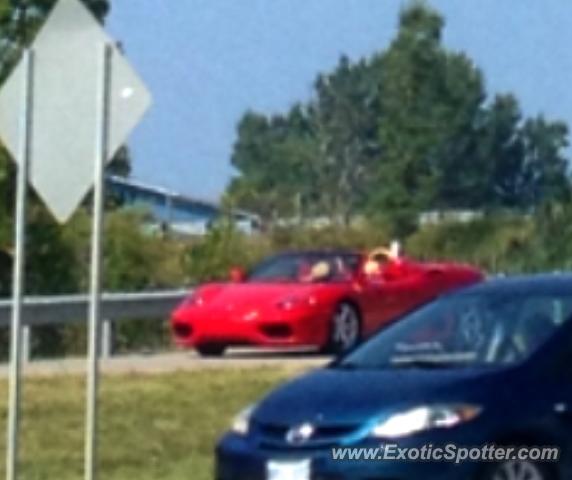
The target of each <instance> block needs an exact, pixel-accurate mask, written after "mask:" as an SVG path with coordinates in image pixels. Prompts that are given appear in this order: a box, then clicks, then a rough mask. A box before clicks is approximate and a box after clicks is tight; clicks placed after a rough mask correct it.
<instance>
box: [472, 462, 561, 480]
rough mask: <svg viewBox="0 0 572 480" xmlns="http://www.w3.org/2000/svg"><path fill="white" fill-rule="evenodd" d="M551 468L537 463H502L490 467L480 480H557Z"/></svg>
mask: <svg viewBox="0 0 572 480" xmlns="http://www.w3.org/2000/svg"><path fill="white" fill-rule="evenodd" d="M555 479H556V477H555V476H554V475H553V474H552V472H551V471H550V470H549V468H548V467H547V466H546V465H544V464H541V463H535V462H523V461H514V462H508V461H507V462H501V463H495V464H491V465H490V466H488V467H487V468H486V469H485V471H484V472H483V474H482V475H481V476H480V477H479V480H555Z"/></svg>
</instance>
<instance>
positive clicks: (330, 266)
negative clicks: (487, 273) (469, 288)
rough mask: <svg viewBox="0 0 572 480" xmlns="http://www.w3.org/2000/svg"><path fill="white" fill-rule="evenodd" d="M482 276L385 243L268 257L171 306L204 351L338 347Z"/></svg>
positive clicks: (189, 343) (183, 342) (185, 339)
mask: <svg viewBox="0 0 572 480" xmlns="http://www.w3.org/2000/svg"><path fill="white" fill-rule="evenodd" d="M482 279H483V274H482V272H481V271H480V270H478V269H476V268H474V267H471V266H467V265H461V264H456V263H424V262H418V261H414V260H411V259H408V258H405V257H402V256H399V255H397V254H396V253H395V252H392V251H389V250H387V249H384V248H381V249H377V250H375V251H373V252H371V253H370V254H363V253H358V252H351V251H306V252H295V253H284V254H281V255H277V256H275V257H272V258H269V259H267V260H266V261H264V262H262V263H261V264H260V265H258V266H257V267H255V268H254V269H253V270H252V271H251V272H250V273H249V274H248V275H245V274H242V272H241V271H240V270H238V269H235V270H234V271H233V272H231V281H230V282H228V283H212V284H206V285H203V286H201V287H199V288H197V289H196V290H195V291H194V292H193V293H191V294H190V295H189V297H188V298H187V299H186V300H185V301H184V302H183V303H182V304H181V305H180V306H179V307H178V308H177V309H176V310H175V311H174V312H173V315H172V320H171V325H172V331H173V337H174V341H175V343H176V344H177V345H178V346H180V347H183V348H195V349H196V350H197V351H198V352H199V354H201V355H203V356H220V355H222V354H224V352H225V350H226V349H227V348H228V347H230V346H246V345H252V346H254V345H260V346H267V347H292V346H316V347H320V348H322V349H324V350H327V351H329V352H332V353H341V352H344V351H346V350H349V349H351V348H353V347H354V346H355V345H356V344H357V343H359V342H360V341H361V340H362V339H364V338H366V337H368V336H370V335H371V334H372V333H374V332H375V331H376V330H378V329H379V328H380V327H382V326H384V325H386V324H388V323H389V322H391V321H392V320H393V319H396V318H398V317H399V316H400V315H402V314H404V313H405V312H407V311H409V310H411V309H413V308H415V307H417V306H419V305H421V304H423V303H425V302H427V301H429V300H431V299H433V298H435V297H436V296H438V295H440V294H442V293H444V292H447V291H449V290H452V289H455V288H459V287H463V286H466V285H469V284H472V283H476V282H479V281H481V280H482Z"/></svg>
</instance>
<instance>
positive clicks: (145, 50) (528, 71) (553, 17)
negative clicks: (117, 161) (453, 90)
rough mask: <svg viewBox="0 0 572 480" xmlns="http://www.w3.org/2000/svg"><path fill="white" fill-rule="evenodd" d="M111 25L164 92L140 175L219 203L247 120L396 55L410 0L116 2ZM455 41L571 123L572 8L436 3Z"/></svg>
mask: <svg viewBox="0 0 572 480" xmlns="http://www.w3.org/2000/svg"><path fill="white" fill-rule="evenodd" d="M112 3H113V11H112V14H111V18H110V22H109V29H110V31H111V32H112V34H113V35H114V36H115V37H117V38H118V39H119V40H121V41H122V42H123V43H124V46H125V48H126V51H127V55H128V57H129V58H130V59H131V62H132V63H133V64H134V65H135V67H136V68H137V69H138V70H139V72H140V73H141V75H142V77H143V78H144V79H145V81H146V83H147V84H148V85H149V87H150V88H151V90H152V91H153V94H154V105H153V108H152V110H151V111H150V112H149V113H148V115H147V117H146V118H145V120H144V121H143V123H142V124H141V126H140V127H139V128H138V129H137V131H136V132H135V134H134V135H133V136H132V137H131V140H130V145H131V147H132V150H133V155H134V176H135V177H136V178H138V179H140V180H143V181H146V182H151V183H155V184H159V185H163V186H166V187H170V188H173V189H175V190H178V191H181V192H183V193H186V194H189V195H194V196H199V197H206V198H210V199H216V198H217V197H218V196H219V195H220V193H221V192H222V191H223V190H224V188H225V186H226V184H227V182H228V181H229V179H230V177H231V175H232V169H231V167H230V163H229V159H230V154H231V151H232V144H233V142H234V140H235V127H236V123H237V121H238V120H239V119H240V117H241V116H242V114H243V113H244V112H245V111H246V110H247V109H254V110H258V111H262V112H281V111H285V110H286V109H287V108H288V107H289V106H290V105H292V104H293V103H294V102H296V101H300V100H304V99H306V98H308V97H309V96H310V95H311V93H312V83H313V81H314V79H315V78H316V75H317V74H318V72H321V71H327V70H329V69H331V68H333V67H334V66H335V64H336V63H337V61H338V59H339V57H340V55H342V54H346V55H348V56H349V57H350V58H353V59H358V58H360V57H363V56H368V55H371V54H372V53H373V52H375V51H377V50H381V49H384V48H386V47H387V45H388V42H389V41H390V39H391V38H392V37H393V36H394V35H395V31H396V26H397V16H398V12H399V9H400V8H401V6H402V5H403V4H404V3H405V2H403V1H400V0H139V1H134V0H128V1H126V0H115V1H113V2H112ZM430 3H431V5H433V6H434V7H435V8H437V9H438V10H440V11H441V12H442V13H443V14H444V15H445V17H446V20H447V28H446V32H445V43H446V45H447V46H449V47H450V48H452V49H455V50H464V51H466V52H467V53H468V55H469V56H470V57H471V58H473V59H474V60H475V62H476V63H477V65H479V66H480V67H481V68H482V69H483V70H484V72H485V75H486V79H487V85H488V88H489V91H490V92H506V91H512V92H515V93H516V94H517V96H518V97H519V98H520V99H521V101H522V105H523V107H524V109H525V111H526V112H527V113H528V114H536V113H544V114H546V115H547V116H549V117H551V118H560V119H563V120H566V121H568V122H569V123H572V95H570V94H569V91H570V82H571V79H570V77H571V75H572V47H571V45H572V30H571V29H570V28H569V26H570V25H569V23H570V19H571V18H572V2H564V1H562V0H542V1H538V0H473V1H466V0H433V1H432V2H430Z"/></svg>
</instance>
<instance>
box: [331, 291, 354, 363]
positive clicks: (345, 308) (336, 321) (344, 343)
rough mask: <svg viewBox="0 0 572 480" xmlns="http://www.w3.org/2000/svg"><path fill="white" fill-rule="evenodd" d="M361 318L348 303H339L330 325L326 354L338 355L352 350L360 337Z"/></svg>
mask: <svg viewBox="0 0 572 480" xmlns="http://www.w3.org/2000/svg"><path fill="white" fill-rule="evenodd" d="M361 324H362V323H361V316H360V313H359V311H358V309H357V308H356V307H355V306H354V305H352V304H351V303H349V302H342V303H340V304H339V305H338V306H337V308H336V311H335V312H334V316H333V318H332V320H331V323H330V333H329V341H328V344H327V346H326V350H327V351H328V353H333V354H336V355H340V354H342V353H345V352H347V351H349V350H351V349H352V348H354V347H355V346H356V345H357V344H358V343H359V342H360V341H361V337H362V331H361Z"/></svg>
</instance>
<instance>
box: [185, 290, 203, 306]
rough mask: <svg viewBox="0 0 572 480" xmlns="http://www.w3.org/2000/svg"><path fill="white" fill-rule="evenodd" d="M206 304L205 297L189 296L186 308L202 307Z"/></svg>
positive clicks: (194, 294) (186, 300)
mask: <svg viewBox="0 0 572 480" xmlns="http://www.w3.org/2000/svg"><path fill="white" fill-rule="evenodd" d="M204 303H205V301H204V299H203V297H201V296H200V295H198V294H196V293H193V294H191V295H189V296H188V297H187V298H186V299H185V301H184V305H185V307H202V306H203V305H204Z"/></svg>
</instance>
